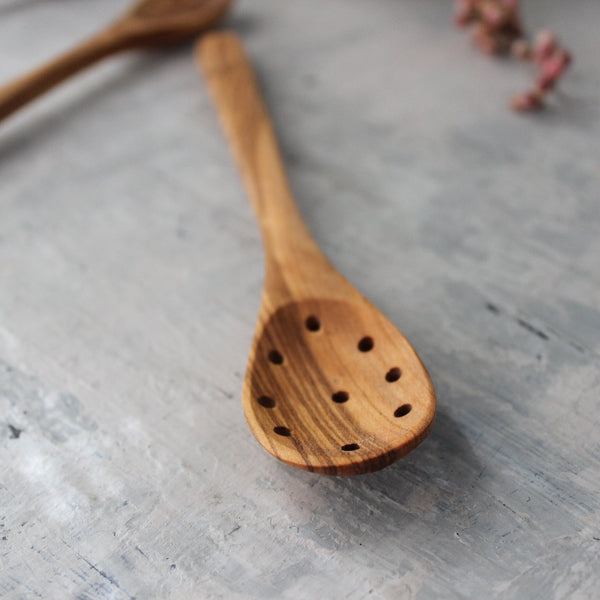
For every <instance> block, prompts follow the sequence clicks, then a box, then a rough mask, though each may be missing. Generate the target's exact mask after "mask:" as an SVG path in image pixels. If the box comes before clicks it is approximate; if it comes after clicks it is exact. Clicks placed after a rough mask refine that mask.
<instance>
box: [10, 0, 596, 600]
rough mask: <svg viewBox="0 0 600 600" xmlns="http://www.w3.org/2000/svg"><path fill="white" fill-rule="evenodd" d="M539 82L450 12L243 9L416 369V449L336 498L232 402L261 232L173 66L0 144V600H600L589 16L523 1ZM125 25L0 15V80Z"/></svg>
mask: <svg viewBox="0 0 600 600" xmlns="http://www.w3.org/2000/svg"><path fill="white" fill-rule="evenodd" d="M525 4H526V9H527V13H528V20H529V23H530V24H531V26H533V27H536V28H538V27H543V26H550V27H552V28H554V29H556V30H558V31H559V32H560V33H561V34H562V35H563V37H564V39H565V40H566V43H567V45H568V46H569V47H570V48H572V50H573V52H574V54H575V56H576V62H575V66H574V68H573V70H572V71H571V73H570V74H569V75H568V77H567V78H566V79H565V81H564V85H563V87H562V90H563V91H562V93H561V94H560V96H559V97H557V99H556V101H555V102H554V104H553V106H552V107H551V109H550V110H549V111H547V112H546V113H545V114H543V115H539V116H536V117H525V118H524V117H519V116H516V115H514V114H512V113H511V112H510V111H509V110H508V109H507V108H506V104H507V99H508V97H509V96H510V95H511V94H512V93H513V92H515V91H518V90H520V89H522V87H523V86H524V85H525V84H526V83H527V82H528V81H529V73H528V71H527V68H526V67H521V66H518V65H513V64H510V63H508V62H505V61H494V60H490V59H488V58H486V57H484V56H481V55H479V54H477V53H476V52H475V51H473V50H472V48H470V46H469V44H468V42H467V39H466V36H465V35H464V34H463V33H462V32H458V31H456V30H454V29H453V28H452V27H451V26H450V25H449V22H450V12H451V7H450V2H449V0H420V1H419V2H414V1H412V0H381V1H379V2H367V1H366V0H362V1H350V0H328V1H327V2H322V1H320V0H294V2H276V1H275V0H271V1H269V0H244V1H242V2H240V3H239V5H238V6H237V8H236V11H235V15H234V17H233V18H232V20H231V25H232V26H233V27H235V28H236V29H237V30H238V31H239V32H240V33H241V34H242V35H243V37H244V39H245V40H246V42H247V44H248V47H249V49H250V52H251V54H252V55H253V56H254V58H255V61H256V63H257V66H258V69H259V72H260V77H261V81H262V83H263V85H264V89H265V95H266V97H267V100H268V103H269V104H270V106H271V109H272V111H273V114H274V119H275V122H276V125H277V129H278V132H279V135H280V137H281V142H282V146H283V149H284V153H285V156H286V161H287V164H288V166H289V172H290V178H291V181H292V184H293V187H294V190H295V192H296V195H297V197H298V202H299V204H300V207H301V209H302V212H303V213H304V215H305V216H306V220H307V222H308V223H309V225H310V227H311V229H312V230H313V232H314V234H315V236H316V238H317V239H318V240H319V242H320V243H321V244H322V246H323V248H324V249H325V251H326V252H327V254H328V255H329V256H330V258H331V259H332V261H333V262H334V263H335V264H336V265H337V266H338V267H339V269H340V270H341V271H342V272H343V273H344V274H345V275H346V276H347V277H348V278H349V279H350V280H351V281H352V282H353V283H354V284H355V285H356V286H357V287H358V288H359V289H361V290H362V291H363V292H364V293H365V294H366V295H367V296H368V297H369V298H370V299H371V300H373V301H374V302H375V303H376V304H377V305H378V306H379V307H380V308H381V309H383V310H384V312H386V313H387V314H388V315H389V316H390V317H391V319H392V320H393V321H394V322H395V323H396V324H397V325H398V326H399V327H400V328H401V329H402V330H403V331H404V332H405V333H406V335H407V337H408V338H409V339H410V340H411V341H412V342H413V344H414V345H415V347H416V348H417V350H418V351H419V353H420V354H421V356H422V358H423V360H424V362H425V363H426V364H427V366H428V368H429V370H430V372H431V375H432V378H433V380H434V382H435V384H436V388H437V391H438V396H439V413H438V417H437V420H436V424H435V426H434V429H433V432H432V434H431V436H430V437H429V438H428V439H427V440H426V442H425V443H423V445H422V446H421V447H420V448H418V449H417V450H416V451H415V452H413V453H412V454H410V455H409V456H408V457H406V459H404V460H402V461H401V462H399V463H397V464H395V465H393V466H392V467H390V468H388V469H385V470H383V471H381V472H379V473H376V474H373V475H369V476H361V477H356V478H350V479H343V478H327V477H323V476H317V475H311V474H308V473H303V472H300V471H297V470H294V469H291V468H288V467H287V466H285V465H283V464H281V463H279V462H278V461H276V460H274V459H273V458H271V457H270V456H269V455H268V454H267V453H266V452H264V451H263V450H262V448H261V447H260V446H259V445H258V444H257V443H256V442H255V440H254V438H253V437H252V436H251V434H250V433H249V430H248V428H247V427H246V424H245V421H244V417H243V413H242V409H241V404H240V393H241V384H242V377H243V372H244V367H245V362H246V357H247V353H248V350H249V347H250V341H251V337H252V333H253V328H254V319H255V316H256V313H257V310H258V306H259V296H260V291H261V285H262V275H263V271H262V250H261V247H260V240H259V236H258V231H257V228H256V226H255V223H254V218H253V215H252V213H251V210H250V207H249V205H248V203H247V201H246V198H245V196H244V193H243V190H242V188H241V184H240V181H239V178H238V175H237V173H236V171H235V169H234V167H233V164H232V161H231V159H230V155H229V151H228V148H227V146H226V143H225V141H224V139H223V137H222V134H221V131H220V129H219V127H218V125H217V122H216V119H215V115H214V111H213V107H212V105H211V103H210V101H209V98H208V95H207V91H206V87H205V86H204V84H203V82H202V80H201V79H200V78H199V76H198V75H197V73H196V71H195V67H194V65H193V62H192V59H191V55H190V47H188V46H186V47H182V48H178V49H174V50H171V51H168V52H156V53H151V54H145V55H138V56H128V57H123V58H119V59H116V60H113V61H111V62H107V63H105V64H104V65H102V66H100V67H99V68H97V69H94V70H93V71H90V72H89V73H88V74H86V75H85V76H83V77H81V78H79V79H77V80H76V81H74V82H73V83H72V84H70V85H68V86H65V87H63V88H62V89H61V90H59V91H57V92H56V93H54V94H52V95H51V96H49V97H47V98H46V99H44V100H43V101H41V102H39V103H37V104H36V105H35V106H33V107H31V108H30V109H28V110H26V111H24V112H22V113H21V114H19V115H18V116H16V117H15V118H13V119H11V120H10V121H9V122H6V123H4V124H2V125H1V126H0V509H1V510H0V596H2V597H3V598H6V599H9V600H16V599H21V598H37V597H41V598H56V599H65V598H78V599H80V600H83V599H86V600H88V599H107V598H111V599H119V600H120V599H122V598H134V597H135V598H138V599H146V598H174V599H175V598H176V599H182V598H201V599H204V598H207V599H212V598H215V599H217V598H223V599H226V600H236V599H245V598H257V599H269V598H273V599H306V600H314V599H315V598H326V599H338V598H340V599H342V598H346V599H349V600H358V599H363V598H364V599H370V598H373V599H386V600H396V599H403V598H415V599H419V600H421V599H439V598H477V599H479V598H503V599H504V598H506V599H518V600H522V599H525V600H535V599H540V600H542V599H543V600H551V599H578V600H581V599H587V598H597V597H598V596H597V594H598V588H599V586H600V557H599V552H600V517H599V513H598V510H599V497H598V487H599V481H600V468H599V463H600V452H599V450H600V448H599V438H600V436H599V431H600V427H599V408H600V403H599V394H598V385H599V383H600V368H599V366H600V365H599V363H600V361H599V352H600V269H599V267H600V235H599V225H600V208H599V202H598V200H599V198H598V196H599V191H600V169H599V166H600V165H599V152H598V151H599V148H600V145H599V140H600V120H599V117H600V103H599V98H600V69H599V67H598V47H597V43H598V34H597V24H598V21H599V19H600V4H599V3H598V2H597V1H596V0H573V1H572V2H569V3H566V2H560V1H559V0H547V1H546V0H544V1H542V0H529V1H528V2H526V3H525ZM124 6H125V2H123V1H121V0H103V1H102V2H93V1H89V0H85V1H83V0H80V1H79V0H78V1H66V0H64V1H60V2H58V1H43V0H40V1H37V2H26V1H25V0H21V2H6V1H5V2H3V3H2V6H0V56H1V59H0V78H1V79H2V80H7V79H8V78H9V77H11V76H14V75H16V74H18V73H21V72H22V71H24V70H25V69H27V68H29V67H32V66H33V65H35V64H36V63H37V62H38V61H40V60H41V59H44V58H45V57H49V56H50V55H51V54H53V53H55V52H57V51H59V50H61V49H63V48H65V47H66V46H68V45H69V44H70V43H72V42H75V41H76V40H77V39H79V38H80V37H82V36H83V35H85V34H86V33H88V32H91V31H92V30H93V29H94V28H96V27H97V26H98V25H99V24H101V23H103V22H105V21H107V20H109V19H110V17H111V15H113V14H115V13H116V12H118V11H119V10H120V9H121V8H122V7H124Z"/></svg>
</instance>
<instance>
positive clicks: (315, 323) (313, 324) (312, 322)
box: [304, 315, 321, 332]
mask: <svg viewBox="0 0 600 600" xmlns="http://www.w3.org/2000/svg"><path fill="white" fill-rule="evenodd" d="M304 324H305V325H306V329H308V330H309V331H313V332H316V331H319V329H321V321H319V319H318V317H315V315H311V316H310V317H308V318H307V319H306V321H305V323H304Z"/></svg>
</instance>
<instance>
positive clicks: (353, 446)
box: [342, 444, 360, 452]
mask: <svg viewBox="0 0 600 600" xmlns="http://www.w3.org/2000/svg"><path fill="white" fill-rule="evenodd" d="M359 448H360V446H359V445H358V444H346V445H345V446H342V450H343V451H344V452H354V450H358V449H359Z"/></svg>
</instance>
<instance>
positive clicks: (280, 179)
mask: <svg viewBox="0 0 600 600" xmlns="http://www.w3.org/2000/svg"><path fill="white" fill-rule="evenodd" d="M197 56H198V60H199V62H200V63H201V65H202V67H203V69H204V72H205V74H206V77H207V79H208V82H209V86H210V89H211V92H212V94H213V97H214V99H215V102H216V104H217V107H218V110H219V114H220V117H221V121H222V123H223V126H224V128H225V131H226V132H227V135H228V138H229V140H230V142H231V144H232V146H233V149H234V153H235V156H236V158H237V162H238V165H239V167H240V170H241V173H242V176H243V179H244V183H245V185H246V189H247V191H248V195H249V196H250V199H251V202H252V204H253V206H254V209H255V212H256V214H257V217H258V221H259V223H260V227H261V231H262V235H263V240H264V246H265V254H266V278H265V288H264V290H263V297H262V306H261V309H260V313H259V318H258V323H257V328H256V332H255V339H254V343H253V347H252V350H251V353H250V358H249V361H248V367H247V370H246V377H245V380H244V389H243V394H242V396H243V406H244V412H245V414H246V419H247V421H248V424H249V426H250V429H251V430H252V433H253V434H254V436H255V437H256V438H257V439H258V441H259V442H260V443H261V444H262V445H263V447H264V448H266V449H267V450H268V451H269V452H270V453H271V454H273V456H276V457H277V458H279V459H280V460H282V461H284V462H286V463H287V464H289V465H292V466H294V467H297V468H300V469H305V470H308V471H313V472H316V473H323V474H328V475H356V474H360V473H368V472H372V471H376V470H378V469H381V468H383V467H385V466H387V465H389V464H391V463H392V462H394V461H395V460H397V459H399V458H401V457H402V456H404V455H405V454H407V453H408V452H409V451H410V450H412V449H413V448H415V447H416V446H417V445H418V444H419V443H420V442H421V441H422V440H423V439H424V438H425V437H426V435H427V433H428V432H429V429H430V427H431V424H432V422H433V418H434V414H435V393H434V391H433V385H432V383H431V380H430V378H429V375H428V374H427V371H426V369H425V367H424V366H423V364H422V363H421V361H420V360H419V358H418V356H417V355H416V353H415V351H414V349H413V348H412V347H411V345H410V344H409V342H408V341H407V340H406V338H405V337H404V336H403V335H402V334H401V333H400V332H399V331H398V329H397V328H396V327H394V325H393V324H392V323H391V322H390V321H389V320H388V319H387V318H386V317H385V316H384V315H382V314H381V312H379V310H377V309H376V308H375V307H374V306H373V305H372V304H371V303H370V302H368V301H367V300H366V299H365V298H364V297H363V296H362V295H361V294H360V293H359V292H358V291H357V290H356V289H355V288H354V287H353V286H352V285H351V284H350V283H349V282H348V281H347V280H346V279H344V278H343V277H342V275H340V273H339V272H338V271H336V270H335V269H334V267H333V266H332V265H331V263H330V262H329V261H328V260H327V259H326V257H325V256H324V255H323V254H322V252H321V251H320V250H319V248H318V246H317V245H316V243H315V242H314V239H313V238H312V236H311V235H310V233H309V231H308V229H307V228H306V226H305V225H304V223H303V221H302V218H301V216H300V214H299V212H298V209H297V208H296V205H295V203H294V201H293V198H292V195H291V192H290V189H289V186H288V183H287V180H286V176H285V173H284V170H283V165H282V161H281V157H280V155H279V151H278V148H277V143H276V140H275V135H274V133H273V129H272V126H271V123H270V119H269V117H268V114H267V110H266V108H265V106H264V103H263V101H262V99H261V97H260V94H259V91H258V87H257V84H256V80H255V77H254V74H253V71H252V68H251V65H250V63H249V61H248V59H247V57H246V55H245V53H244V50H243V48H242V46H241V43H240V41H239V39H238V38H237V36H236V35H235V34H233V33H229V32H217V33H211V34H208V35H206V36H204V38H203V39H202V40H201V41H200V43H199V45H198V51H197Z"/></svg>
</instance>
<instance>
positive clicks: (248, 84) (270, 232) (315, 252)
mask: <svg viewBox="0 0 600 600" xmlns="http://www.w3.org/2000/svg"><path fill="white" fill-rule="evenodd" d="M197 60H198V62H199V64H200V65H201V66H202V69H203V71H204V74H205V76H206V78H207V80H208V84H209V88H210V91H211V93H212V96H213V99H214V101H215V103H216V105H217V109H218V113H219V117H220V120H221V123H222V125H223V128H224V129H225V132H226V134H227V137H228V139H229V142H230V143H231V146H232V149H233V152H234V155H235V158H236V160H237V163H238V167H239V169H240V171H241V174H242V178H243V181H244V185H245V188H246V191H247V193H248V196H249V197H250V201H251V203H252V205H253V208H254V211H255V213H256V215H257V218H258V221H259V224H260V227H261V231H262V236H263V242H264V245H265V252H266V257H267V267H268V266H269V263H273V262H274V263H275V264H277V265H279V267H280V268H281V267H283V266H284V264H285V263H287V262H290V261H293V262H295V263H296V264H297V263H298V262H310V261H311V259H312V260H313V261H314V260H317V261H319V262H320V263H322V262H323V261H326V259H325V258H324V256H323V255H322V253H321V251H320V250H319V249H318V247H317V245H316V243H315V242H314V240H313V239H312V236H311V235H310V233H309V231H308V228H307V227H306V225H305V224H304V221H303V220H302V217H301V216H300V212H299V211H298V209H297V207H296V204H295V203H294V199H293V197H292V193H291V191H290V187H289V184H288V181H287V177H286V175H285V170H284V167H283V161H282V159H281V156H280V152H279V148H278V145H277V141H276V138H275V133H274V131H273V127H272V125H271V120H270V118H269V115H268V113H267V109H266V107H265V104H264V102H263V100H262V98H261V95H260V92H259V89H258V85H257V82H256V77H255V75H254V72H253V69H252V66H251V65H250V62H249V60H248V58H247V56H246V53H245V52H244V49H243V47H242V44H241V42H240V41H239V39H238V37H237V36H236V35H235V34H234V33H231V32H227V31H219V32H213V33H209V34H206V35H205V36H203V37H202V39H201V40H200V42H199V43H198V48H197ZM271 259H275V261H273V260H271ZM268 275H269V268H267V276H268Z"/></svg>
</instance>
